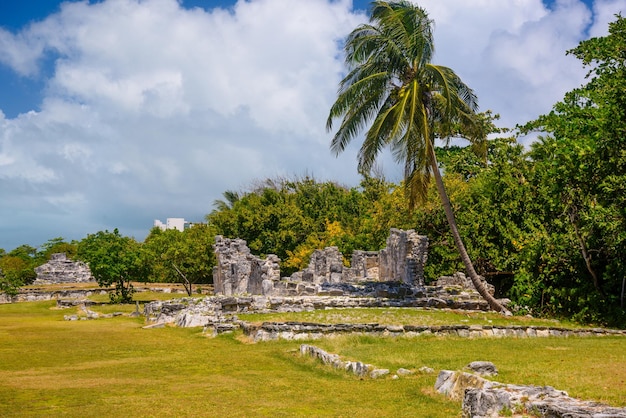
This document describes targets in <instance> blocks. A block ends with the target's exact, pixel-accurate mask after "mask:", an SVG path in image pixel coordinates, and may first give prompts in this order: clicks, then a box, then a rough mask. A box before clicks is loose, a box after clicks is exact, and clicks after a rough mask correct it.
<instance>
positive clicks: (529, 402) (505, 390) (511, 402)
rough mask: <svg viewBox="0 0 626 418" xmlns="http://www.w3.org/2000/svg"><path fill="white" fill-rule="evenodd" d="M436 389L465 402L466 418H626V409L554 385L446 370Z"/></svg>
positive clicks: (464, 412)
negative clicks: (520, 416)
mask: <svg viewBox="0 0 626 418" xmlns="http://www.w3.org/2000/svg"><path fill="white" fill-rule="evenodd" d="M435 390H436V391H437V392H439V393H442V394H444V395H446V396H448V397H449V398H450V399H453V400H462V401H463V406H462V408H463V417H467V418H470V417H471V418H490V417H500V416H503V415H502V414H504V413H508V414H511V413H530V414H531V415H532V416H541V417H550V418H626V408H614V407H610V406H607V405H603V404H599V403H597V402H591V401H582V400H579V399H575V398H571V397H570V396H568V394H567V393H566V392H564V391H561V390H557V389H554V388H553V387H551V386H533V385H528V386H525V385H513V384H504V383H498V382H494V381H490V380H486V379H483V378H482V377H480V376H477V375H475V374H471V373H465V372H461V371H450V370H442V371H441V372H440V373H439V376H438V377H437V381H436V383H435Z"/></svg>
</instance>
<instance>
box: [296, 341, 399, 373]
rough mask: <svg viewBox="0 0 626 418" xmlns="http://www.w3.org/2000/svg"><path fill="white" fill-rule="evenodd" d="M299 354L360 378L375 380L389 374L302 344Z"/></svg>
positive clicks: (386, 371)
mask: <svg viewBox="0 0 626 418" xmlns="http://www.w3.org/2000/svg"><path fill="white" fill-rule="evenodd" d="M300 354H301V355H303V356H309V357H313V358H316V359H318V360H320V361H321V362H322V363H324V364H327V365H329V366H331V367H334V368H335V369H340V370H345V371H346V372H348V373H352V374H355V375H357V376H360V377H366V376H367V377H371V378H373V379H376V378H378V377H382V376H385V375H388V374H389V369H380V368H377V367H374V366H372V365H371V364H366V363H363V362H361V361H343V360H341V358H340V357H339V355H338V354H331V353H327V352H326V351H324V350H322V349H321V348H319V347H315V346H313V345H307V344H302V345H301V346H300Z"/></svg>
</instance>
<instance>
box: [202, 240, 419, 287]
mask: <svg viewBox="0 0 626 418" xmlns="http://www.w3.org/2000/svg"><path fill="white" fill-rule="evenodd" d="M213 249H214V251H215V254H216V258H217V265H216V267H215V268H214V269H213V284H214V288H215V293H216V294H219V295H224V296H233V295H243V294H249V295H263V296H298V295H317V294H323V293H324V292H325V291H326V290H328V289H329V288H332V287H337V286H339V287H341V286H344V287H345V286H346V285H351V284H358V283H362V282H396V283H399V284H404V285H406V286H408V287H423V286H424V265H425V264H426V260H427V258H428V238H427V237H425V236H423V235H418V234H417V233H416V232H415V231H414V230H408V231H404V230H400V229H395V228H392V229H391V231H390V235H389V237H388V238H387V247H386V248H384V249H382V250H380V251H359V250H357V251H354V253H353V254H352V262H351V266H350V267H346V266H344V263H343V255H342V254H341V252H340V251H339V249H338V248H337V247H327V248H325V249H323V250H315V251H314V252H313V254H312V255H311V259H310V262H309V266H308V267H307V268H306V269H305V270H303V271H299V272H296V273H294V274H292V275H291V276H290V277H286V278H281V277H280V259H279V258H278V257H277V256H275V255H272V254H270V255H268V256H267V257H266V258H265V259H261V258H259V257H257V256H255V255H252V254H251V253H250V249H249V248H248V246H247V244H246V241H245V240H242V239H229V238H224V237H223V236H220V235H218V236H217V237H215V244H214V246H213ZM331 294H332V293H331Z"/></svg>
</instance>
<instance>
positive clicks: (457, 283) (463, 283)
mask: <svg viewBox="0 0 626 418" xmlns="http://www.w3.org/2000/svg"><path fill="white" fill-rule="evenodd" d="M482 280H483V284H484V285H485V287H486V288H487V291H488V292H489V294H491V295H492V296H493V294H494V293H495V288H494V287H493V285H491V284H489V283H487V281H486V280H485V279H484V278H483V279H482ZM434 285H435V286H441V287H443V288H446V291H447V292H449V293H450V292H454V291H455V289H454V288H457V289H458V290H456V291H457V292H462V291H466V290H472V291H473V290H475V288H474V284H473V283H472V280H471V279H470V278H469V277H467V276H466V275H465V273H462V272H457V273H454V274H453V275H452V276H442V277H439V278H438V279H437V281H436V282H435V284H434Z"/></svg>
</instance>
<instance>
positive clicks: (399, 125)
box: [326, 0, 507, 312]
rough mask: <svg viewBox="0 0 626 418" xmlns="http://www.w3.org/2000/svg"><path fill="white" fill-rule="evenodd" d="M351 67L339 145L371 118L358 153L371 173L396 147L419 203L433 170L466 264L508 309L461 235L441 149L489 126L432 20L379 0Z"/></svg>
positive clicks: (337, 109)
mask: <svg viewBox="0 0 626 418" xmlns="http://www.w3.org/2000/svg"><path fill="white" fill-rule="evenodd" d="M345 51H346V58H345V60H346V64H347V65H348V66H349V73H348V74H347V75H346V76H345V77H344V79H343V80H342V81H341V84H340V88H339V94H338V97H337V100H336V101H335V103H334V104H333V106H332V107H331V109H330V113H329V116H328V120H327V125H326V126H327V129H328V130H332V127H333V120H334V119H336V118H342V121H341V125H340V127H339V129H338V130H337V132H336V134H335V136H334V138H333V139H332V142H331V149H332V150H333V151H334V152H335V153H336V154H338V153H340V152H342V151H343V150H344V149H345V148H346V146H347V145H348V143H349V142H350V141H351V140H353V139H354V138H355V137H356V136H357V135H358V134H359V133H360V132H361V130H362V129H363V128H364V127H365V126H367V125H368V124H369V125H370V126H369V128H368V130H367V132H366V133H365V139H364V142H363V144H362V146H361V149H360V151H359V154H358V159H359V164H358V168H359V171H360V172H361V173H369V172H370V171H371V169H372V167H373V165H374V163H375V161H376V158H377V157H378V155H379V153H380V152H381V150H382V149H383V148H385V147H390V148H391V151H392V153H393V155H394V157H395V158H396V160H398V161H399V162H402V163H403V164H404V178H405V188H406V191H407V194H408V196H409V202H410V205H411V207H413V206H414V205H415V203H416V201H418V200H419V199H421V200H424V199H425V198H426V194H427V191H428V187H427V185H428V182H429V179H430V177H431V175H433V176H434V177H435V184H436V186H437V190H438V192H439V195H440V198H441V201H442V204H443V207H444V212H445V214H446V219H447V221H448V224H449V226H450V230H451V232H452V236H453V238H454V242H455V245H456V247H457V249H458V252H459V254H460V256H461V259H462V261H463V264H464V265H465V269H466V271H467V273H468V275H469V276H470V279H471V280H472V282H473V283H474V286H475V287H476V289H477V290H478V292H479V293H480V294H481V295H482V296H483V297H484V298H485V299H486V300H487V301H488V303H489V305H490V306H491V308H492V309H494V310H496V311H500V312H507V310H506V308H505V307H504V306H502V304H500V303H499V302H498V301H497V300H496V299H495V298H493V296H491V295H490V294H489V292H488V291H487V289H486V287H485V286H484V284H483V282H482V279H481V278H480V277H479V276H478V274H477V273H476V271H475V269H474V267H473V265H472V262H471V260H470V258H469V255H468V254H467V250H466V249H465V246H464V244H463V241H462V239H461V236H460V234H459V230H458V227H457V225H456V220H455V218H454V213H453V211H452V206H451V204H450V201H449V198H448V196H447V194H446V190H445V188H444V184H443V179H442V176H441V173H440V171H439V166H438V163H437V157H436V155H435V139H436V138H444V139H446V138H449V137H451V136H463V137H465V138H467V139H468V140H470V141H471V142H473V143H477V144H478V143H479V142H480V140H484V138H485V132H484V131H483V130H482V129H481V128H482V124H481V123H480V121H479V119H478V117H477V116H476V113H475V112H476V110H477V107H478V106H477V100H476V96H475V95H474V92H473V91H472V90H471V89H470V88H469V87H468V86H467V85H466V84H465V83H463V81H462V80H461V79H460V78H459V77H458V76H457V75H456V73H455V72H454V71H453V70H452V69H450V68H447V67H444V66H441V65H435V64H433V63H432V62H431V60H432V56H433V52H434V42H433V36H432V21H431V20H430V19H429V18H428V14H427V13H426V11H425V10H424V9H422V8H420V7H418V6H415V5H413V4H412V3H410V2H408V1H404V0H401V1H397V2H386V1H374V2H372V11H371V17H370V23H369V24H363V25H360V26H358V27H357V28H356V29H354V30H353V31H352V32H351V33H350V35H349V36H348V38H347V40H346V44H345Z"/></svg>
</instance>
